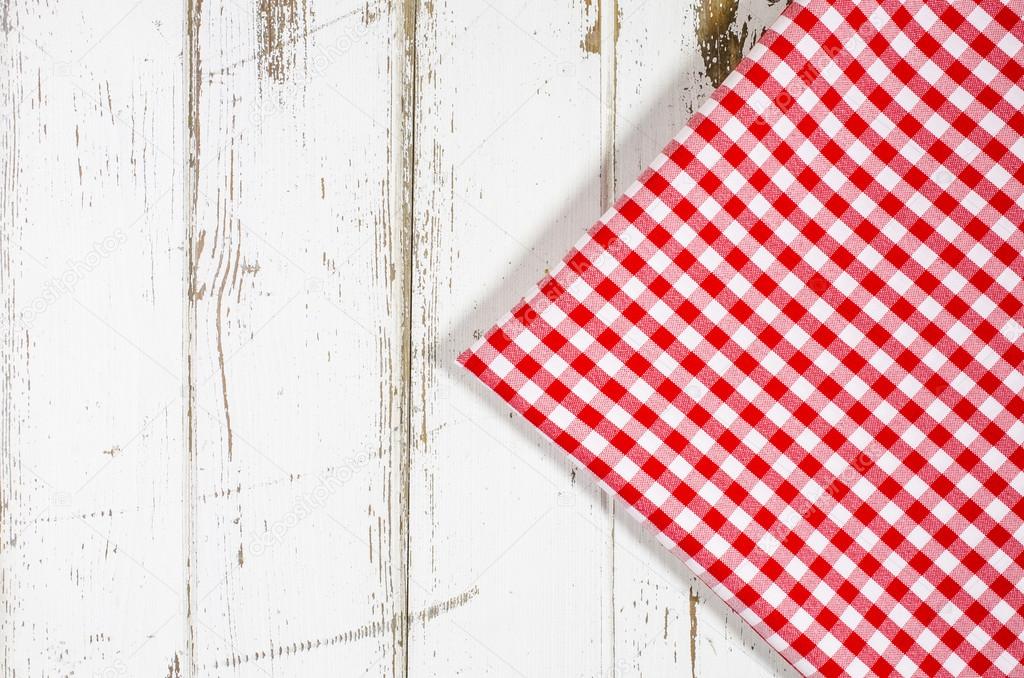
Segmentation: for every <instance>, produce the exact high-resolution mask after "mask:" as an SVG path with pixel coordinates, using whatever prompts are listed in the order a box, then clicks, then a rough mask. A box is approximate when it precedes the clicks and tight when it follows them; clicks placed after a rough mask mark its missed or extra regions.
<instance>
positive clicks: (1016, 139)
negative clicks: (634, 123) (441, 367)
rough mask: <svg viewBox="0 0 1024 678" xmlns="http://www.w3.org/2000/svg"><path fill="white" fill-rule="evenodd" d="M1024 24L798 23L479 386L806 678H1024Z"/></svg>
mask: <svg viewBox="0 0 1024 678" xmlns="http://www.w3.org/2000/svg"><path fill="white" fill-rule="evenodd" d="M1022 15H1024V0H1008V1H1003V0H955V1H952V2H951V1H950V0H928V1H922V0H909V1H907V2H900V1H896V0H884V1H883V2H878V1H877V0H863V1H859V2H854V1H852V0H837V1H835V2H829V1H826V0H797V1H796V2H794V4H792V5H791V6H790V7H789V8H788V9H787V10H786V12H785V13H784V15H783V16H782V18H781V19H779V21H778V22H777V23H776V24H775V25H774V26H773V27H772V29H771V30H769V31H768V33H767V34H766V35H765V36H764V38H763V39H762V40H761V41H760V42H759V43H758V44H757V45H756V46H755V47H754V48H753V49H752V51H751V53H750V54H749V56H748V57H747V58H746V59H745V60H744V61H743V62H742V63H741V65H740V66H739V68H738V69H737V71H736V72H735V73H733V74H732V75H731V76H730V77H729V78H728V79H727V80H726V82H725V83H724V84H723V85H722V86H721V87H720V88H719V89H718V90H717V91H716V92H715V94H714V95H713V97H712V99H711V100H710V101H708V102H707V103H706V104H705V105H704V106H702V107H701V108H700V110H699V111H698V112H697V114H696V115H695V116H694V117H693V119H692V120H691V121H690V123H689V124H688V125H687V126H686V127H685V128H684V129H683V130H682V131H681V132H679V134H678V135H676V137H675V138H674V139H673V140H672V141H671V142H670V143H669V145H668V146H667V147H666V148H665V150H664V151H663V152H662V153H661V155H659V156H658V157H657V158H656V159H655V160H654V162H653V163H652V164H651V166H650V168H649V169H648V170H647V171H645V172H644V174H643V175H642V176H641V177H640V179H639V180H638V181H637V182H636V183H635V184H634V185H633V186H632V187H631V188H630V189H629V190H628V191H627V193H626V195H625V196H623V197H622V198H621V199H619V201H618V202H616V204H615V206H614V208H613V209H611V210H610V211H609V212H608V213H607V214H605V215H604V217H602V218H601V220H600V221H599V222H598V223H597V224H595V225H594V226H593V227H592V228H591V229H590V231H589V232H588V233H587V235H586V236H585V237H584V238H583V239H582V240H580V242H579V243H578V244H577V245H576V247H575V248H574V249H573V250H572V251H571V252H570V253H569V254H568V256H567V257H566V258H565V259H564V261H563V262H562V263H561V264H559V265H558V266H557V267H556V268H555V269H554V270H553V272H552V273H551V275H550V276H548V277H547V278H545V279H544V280H543V281H542V282H541V283H539V284H538V285H537V286H536V287H535V288H534V289H532V290H530V291H529V293H528V294H527V296H526V297H525V299H524V300H523V301H522V302H521V303H520V304H519V305H517V306H516V308H515V309H513V311H512V312H511V313H510V314H508V315H506V316H505V317H504V318H502V319H501V320H500V321H499V323H498V325H497V326H496V327H495V328H494V329H492V330H491V331H490V332H488V333H487V334H486V336H485V337H484V338H483V339H482V340H481V341H480V342H478V343H477V344H476V345H475V346H474V347H473V348H471V349H470V350H469V351H467V352H466V353H465V354H463V355H462V356H461V358H460V361H461V362H462V363H463V364H464V365H465V366H466V367H467V368H468V369H469V370H471V371H472V372H473V373H474V374H476V375H477V376H478V377H479V378H480V379H481V380H482V381H483V382H484V383H486V384H487V385H488V386H489V387H490V388H492V389H493V390H494V391H496V392H497V393H498V394H499V395H500V396H501V397H502V398H504V399H505V400H506V401H508V402H509V403H510V404H511V405H512V407H513V408H515V409H516V410H517V411H519V412H520V413H522V414H523V415H524V416H525V417H526V418H527V419H528V420H529V421H531V422H532V423H533V424H534V425H536V426H537V427H538V428H540V429H541V430H542V431H543V432H544V433H545V434H547V435H548V436H549V437H550V438H551V439H552V440H554V441H555V442H556V443H557V444H558V445H560V446H561V447H562V448H564V449H565V450H566V451H567V452H569V453H570V454H571V455H572V456H573V457H574V458H575V459H576V460H578V462H579V463H580V464H582V465H584V466H586V467H587V468H588V469H590V470H591V471H592V472H593V473H594V474H595V475H596V476H597V477H598V479H600V481H601V483H602V484H604V486H605V487H606V488H608V489H610V490H611V491H613V492H615V493H616V494H618V495H619V496H620V497H621V498H622V499H623V500H624V501H625V502H626V503H627V504H628V505H629V507H630V508H631V510H632V511H633V512H634V513H636V514H637V515H638V516H639V517H641V518H642V519H644V520H646V521H647V522H648V523H649V524H650V526H652V527H653V529H654V530H655V531H656V533H657V534H658V537H659V538H660V540H661V541H662V542H663V543H664V544H665V545H667V546H668V547H670V548H671V549H673V550H674V551H675V552H676V553H677V554H678V555H679V556H680V557H681V558H682V559H683V560H684V561H685V562H686V564H687V565H688V566H689V567H690V568H691V569H693V570H694V571H695V572H696V573H697V574H698V575H699V576H700V577H701V578H702V579H703V580H704V581H705V582H707V584H708V585H710V586H711V587H712V588H713V589H714V590H715V591H716V592H717V593H718V594H719V595H721V596H722V598H724V599H725V600H726V601H727V602H728V603H729V605H731V606H732V607H733V608H734V609H735V610H737V611H738V612H739V613H740V614H741V615H742V616H743V618H744V619H746V620H747V621H748V622H749V623H750V624H751V625H752V626H753V627H754V628H755V629H756V630H757V632H758V633H760V634H761V635H762V636H763V637H764V638H766V639H767V641H768V642H769V643H770V644H771V645H772V646H773V647H775V648H776V649H777V650H779V652H781V653H782V654H783V655H784V656H785V657H786V658H787V659H788V660H789V661H790V662H791V663H792V664H793V665H794V666H796V668H797V669H798V670H799V671H801V672H802V673H804V674H806V675H812V674H813V675H817V674H823V675H827V676H839V675H851V676H867V675H877V676H890V675H904V676H910V675H927V676H965V675H984V676H1001V675H1012V676H1024V396H1022V392H1024V374H1022V373H1024V339H1022V336H1024V283H1022V278H1024V90H1022V86H1024V19H1022Z"/></svg>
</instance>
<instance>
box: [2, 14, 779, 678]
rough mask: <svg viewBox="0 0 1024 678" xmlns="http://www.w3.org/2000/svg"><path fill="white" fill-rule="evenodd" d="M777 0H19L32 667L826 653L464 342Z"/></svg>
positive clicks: (60, 670) (18, 233)
mask: <svg viewBox="0 0 1024 678" xmlns="http://www.w3.org/2000/svg"><path fill="white" fill-rule="evenodd" d="M780 10H781V5H778V6H776V3H774V2H772V0H688V1H687V2H683V3H678V2H671V1H670V0H565V2H557V3H551V2H543V1H541V0H517V2H506V1H505V0H501V1H499V0H430V1H428V2H417V1H416V0H390V1H389V0H353V1H352V2H348V1H345V0H241V1H240V0H175V1H174V2H160V3H151V2H138V1H135V0H112V1H111V2H104V3H89V4H88V5H84V4H80V5H75V4H70V5H69V4H67V3H63V4H60V5H59V6H55V5H53V4H51V3H46V2H36V1H35V0H6V1H3V0H0V39H2V40H3V41H4V49H3V50H0V67H2V68H3V71H4V77H3V80H0V111H2V114H3V123H4V124H3V126H2V128H0V217H2V221H0V304H2V313H0V369H2V379H0V406H2V407H3V419H2V422H0V534H2V543H0V596H2V601H0V602H2V606H0V613H2V616H0V673H2V674H3V675H4V676H10V677H11V678H14V677H15V676H17V677H18V678H26V677H27V678H35V677H37V676H38V677H40V678H41V677H49V676H72V675H74V676H101V677H103V678H114V677H119V676H126V677H127V676H132V677H134V676H167V677H168V678H181V677H182V676H185V677H188V678H199V677H204V678H205V677H207V676H210V677H225V678H226V677H228V676H230V677H232V678H238V677H248V676H262V675H275V676H303V677H309V678H314V677H317V676H334V675H346V676H348V675H353V676H355V675H365V676H395V677H397V678H407V677H410V676H411V677H413V678H418V677H420V676H423V677H426V676H444V677H447V676H459V675H464V676H473V677H474V678H476V677H477V676H530V677H533V676H559V677H562V676H570V677H573V678H575V677H577V676H580V677H583V676H586V677H612V676H615V677H625V676H649V677H650V676H693V678H697V677H698V676H700V677H710V676H732V675H735V674H737V673H740V672H743V673H748V674H751V675H758V676H760V675H779V676H781V675H791V672H790V670H789V669H788V668H787V667H786V666H785V665H784V663H783V662H782V660H781V659H779V658H778V657H777V656H776V655H775V654H774V653H772V651H771V650H769V649H767V647H766V646H765V645H764V643H762V642H761V641H760V640H758V639H757V638H756V637H755V636H754V635H753V634H752V633H751V632H750V631H749V630H748V629H747V628H746V626H745V625H744V623H743V622H742V621H741V620H740V619H739V618H738V617H736V616H735V615H733V614H732V613H730V612H729V611H728V610H727V609H726V608H725V606H724V605H723V604H721V603H720V602H718V601H717V599H715V598H714V596H713V595H712V594H711V593H710V591H708V590H707V589H706V588H705V587H703V586H702V585H701V584H700V583H699V582H697V581H695V580H694V578H693V577H692V576H690V575H689V573H687V572H686V571H685V568H683V567H682V565H681V564H680V563H678V562H677V561H676V560H675V559H674V558H673V557H672V556H671V555H670V554H668V553H667V552H665V551H664V550H663V548H662V547H661V546H660V545H658V544H657V543H656V542H655V541H654V540H653V539H651V538H649V537H648V536H647V534H646V533H645V532H644V531H643V530H642V529H641V528H640V527H639V526H638V525H637V524H636V523H634V522H633V520H632V519H631V518H629V517H627V516H625V515H624V511H622V510H617V509H616V508H615V507H614V504H613V502H612V501H611V499H609V498H608V497H606V496H604V495H603V494H602V493H600V492H599V491H598V490H597V489H596V487H595V485H594V483H593V482H592V481H591V480H590V478H589V477H587V476H586V475H585V472H580V471H577V469H575V468H574V467H573V465H572V464H571V463H570V462H569V461H568V460H567V459H566V458H565V456H564V455H563V454H562V453H561V452H560V451H557V450H555V449H554V448H553V446H552V445H551V444H550V443H549V442H548V441H546V440H545V439H544V438H543V436H541V435H540V434H539V433H537V432H536V431H534V430H533V429H532V427H530V426H529V425H527V424H525V423H523V422H522V421H521V420H520V419H519V418H518V417H514V416H512V415H511V414H510V413H509V412H508V411H507V409H506V408H504V407H503V406H502V405H501V404H500V403H498V402H497V401H496V400H495V399H494V397H493V395H492V394H489V393H486V392H485V389H483V388H482V387H480V386H479V385H478V384H476V383H475V381H474V380H473V379H471V378H470V377H469V376H468V375H465V374H463V373H462V371H461V370H460V369H459V368H458V367H457V366H455V364H454V358H455V356H456V354H457V353H458V352H459V351H460V350H461V349H463V348H464V347H465V346H466V345H468V344H469V343H470V342H471V341H472V339H473V337H474V336H475V334H476V333H477V332H479V331H480V330H483V329H485V328H486V327H487V326H489V324H490V323H491V322H493V321H494V319H495V318H497V317H498V316H499V315H500V314H501V313H503V312H505V311H506V310H507V309H508V308H509V307H511V306H512V305H513V304H514V303H515V302H516V301H517V300H518V295H520V294H521V293H522V291H523V290H524V289H526V288H527V287H528V286H529V285H530V284H531V283H533V282H535V281H536V280H537V279H538V278H540V277H541V276H542V275H543V273H544V270H545V268H546V267H547V266H550V265H551V264H552V263H553V262H555V261H556V260H557V259H558V258H559V257H560V256H561V255H562V254H563V253H564V252H565V251H566V249H567V248H568V247H569V246H571V244H572V243H573V242H575V241H576V239H577V238H578V236H579V235H580V233H581V232H582V231H583V229H584V228H585V227H586V226H587V225H588V224H590V223H591V222H593V221H594V220H595V219H596V218H597V217H598V216H599V215H600V214H601V212H602V211H603V210H604V209H605V208H606V207H607V205H608V204H610V203H611V201H612V200H613V199H614V198H615V197H616V196H617V194H618V193H619V192H621V190H622V189H623V188H625V186H626V185H627V184H628V183H629V182H631V181H632V179H633V178H634V177H635V176H636V174H637V173H638V172H639V171H640V170H641V169H642V168H643V167H644V166H645V165H646V164H647V162H648V161H649V160H650V159H651V158H652V157H653V156H654V154H655V153H656V152H657V151H658V150H659V149H660V148H661V146H662V145H663V144H664V143H665V142H666V141H667V140H668V138H669V137H670V136H671V135H672V134H673V133H674V132H675V131H676V130H677V129H678V128H679V127H680V126H681V125H682V124H683V123H684V122H685V120H686V119H687V117H688V116H689V113H690V111H691V110H693V109H694V108H695V107H696V106H697V105H698V104H699V103H700V101H702V100H703V98H704V97H706V96H707V94H708V93H710V91H711V89H712V88H713V86H714V85H715V84H717V83H718V82H720V80H721V79H722V78H724V76H725V75H726V74H727V73H728V72H729V70H730V69H731V68H732V66H733V65H734V63H735V61H736V60H737V59H738V58H739V56H740V55H741V54H742V53H743V52H744V51H745V50H746V49H748V48H749V46H750V44H751V43H752V42H753V40H754V39H756V37H757V36H759V35H760V33H761V31H762V30H763V28H764V26H765V25H766V24H767V23H768V22H769V21H770V20H771V19H772V18H773V17H774V16H775V15H776V14H777V13H778V12H779V11H780ZM577 476H578V477H577Z"/></svg>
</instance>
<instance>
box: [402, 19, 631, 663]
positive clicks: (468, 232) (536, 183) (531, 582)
mask: <svg viewBox="0 0 1024 678" xmlns="http://www.w3.org/2000/svg"><path fill="white" fill-rule="evenodd" d="M599 9H600V6H599V4H598V3H597V2H595V1H594V0H575V1H570V2H558V3H551V2H523V3H512V4H509V3H498V2H490V1H489V0H487V1H485V2H480V1H479V0H434V2H430V3H425V4H423V5H421V6H420V11H419V13H418V15H417V26H416V34H417V52H416V58H417V61H416V72H417V78H416V90H417V95H416V140H415V148H416V153H415V156H416V162H415V169H416V173H415V220H414V223H415V233H414V241H415V248H414V253H415V270H414V276H413V279H412V290H413V295H414V297H413V301H414V307H413V316H412V322H413V328H414V329H413V343H412V351H413V353H412V366H413V375H412V376H413V385H412V393H413V403H412V408H413V409H412V428H413V434H414V435H413V440H412V442H413V455H412V468H411V490H410V491H411V517H410V538H411V560H410V578H409V579H410V584H409V586H410V589H409V591H410V600H411V601H412V602H411V606H412V608H413V609H414V610H421V609H424V608H425V607H426V606H428V605H429V604H430V603H431V601H437V600H456V601H459V605H452V606H450V607H448V606H446V607H445V608H444V614H441V615H438V616H436V618H432V617H434V615H428V616H427V618H424V619H416V618H414V619H413V623H412V629H411V647H410V650H411V654H410V674H411V675H413V676H455V675H464V676H474V677H477V676H606V675H609V672H610V671H612V669H613V666H612V655H611V650H612V644H611V642H612V635H611V634H612V629H611V598H610V595H611V571H610V556H611V543H610V538H611V524H610V514H609V509H608V503H607V500H606V499H605V498H604V497H603V496H602V495H601V494H600V492H599V491H598V490H597V489H596V487H595V485H594V484H593V483H592V482H591V481H590V480H589V479H588V478H585V477H584V475H583V473H582V472H580V473H577V471H576V470H574V469H573V467H572V466H571V464H570V463H569V462H568V461H567V459H566V457H565V455H564V454H563V453H561V452H559V451H558V450H555V449H554V448H553V447H552V445H551V444H550V442H549V441H547V440H546V439H544V438H543V437H542V436H541V435H540V434H539V433H538V432H536V431H535V430H533V429H532V427H530V426H529V425H528V424H526V423H525V422H523V421H521V420H520V419H519V418H518V417H513V416H512V415H511V413H510V412H509V411H508V410H507V408H506V407H504V406H503V405H502V404H501V403H499V402H497V401H496V399H495V398H494V396H493V394H491V393H488V392H485V389H483V388H482V387H480V385H479V384H477V383H475V381H474V380H473V379H472V378H471V377H470V376H469V375H467V374H463V372H462V370H461V368H459V367H458V366H457V365H456V364H455V357H456V355H457V354H458V353H459V352H460V351H461V350H462V349H464V348H465V347H466V346H468V345H469V344H470V343H471V342H472V341H473V337H474V336H478V335H475V333H476V332H479V331H481V330H485V329H487V327H489V325H490V324H491V323H493V321H494V320H495V319H496V318H497V317H498V316H499V315H500V314H502V313H504V312H505V311H507V310H508V309H509V308H510V307H511V306H512V305H513V304H514V303H515V302H516V301H517V300H518V298H519V295H521V294H522V293H523V291H524V290H525V289H526V288H527V287H528V286H529V285H530V284H532V283H534V282H536V281H537V280H538V279H539V278H540V277H541V276H542V275H543V274H544V269H545V267H546V266H549V265H551V264H553V263H555V262H557V260H558V259H559V258H560V257H561V256H562V254H563V253H564V252H565V251H566V250H567V248H568V247H569V246H570V245H571V244H572V243H573V242H574V241H575V240H576V239H577V238H578V237H579V236H580V235H581V233H582V231H583V229H584V228H585V227H586V225H588V224H589V223H591V222H593V221H594V220H596V219H597V217H598V216H600V213H601V211H602V207H603V205H602V179H601V176H600V173H599V170H600V167H601V158H602V135H603V124H604V122H605V119H606V115H605V111H604V109H603V108H602V106H601V97H602V94H601V86H602V80H601V69H602V57H601V55H600V48H601V45H600V35H601V22H599ZM602 19H603V17H602ZM577 476H578V477H577Z"/></svg>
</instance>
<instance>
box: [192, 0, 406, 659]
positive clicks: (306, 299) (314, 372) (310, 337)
mask: <svg viewBox="0 0 1024 678" xmlns="http://www.w3.org/2000/svg"><path fill="white" fill-rule="evenodd" d="M189 7H190V10H189V16H190V22H189V40H188V41H187V49H188V52H189V55H188V59H189V61H190V63H191V67H190V68H189V72H190V77H189V82H190V92H189V101H190V104H189V115H188V120H189V124H190V128H189V132H190V156H191V161H190V166H189V177H188V181H189V182H191V184H192V188H191V191H190V196H189V198H190V202H191V203H192V207H191V210H190V214H189V217H190V224H189V228H190V247H191V257H192V278H191V281H190V286H191V290H192V296H191V299H190V307H189V322H188V326H189V329H190V331H191V333H192V337H191V340H190V342H189V345H188V347H187V356H188V361H189V369H190V372H191V384H192V388H191V393H190V408H189V415H190V430H191V433H192V439H191V445H190V449H189V453H190V455H191V456H190V460H191V461H190V465H189V467H188V469H189V479H188V484H187V488H188V491H189V493H190V495H191V496H190V507H191V513H190V515H189V516H187V517H186V524H187V525H188V526H189V530H190V536H191V539H190V550H191V558H190V567H189V572H188V576H189V582H190V587H191V588H190V597H189V605H190V617H189V628H190V634H191V636H192V652H190V662H189V663H190V671H191V674H192V675H195V676H232V677H237V676H259V675H264V674H274V675H293V676H311V677H312V676H328V675H338V672H339V670H343V671H344V673H345V674H346V675H366V676H403V675H405V641H404V635H405V631H404V630H405V627H406V624H405V619H406V595H405V569H404V560H405V559H404V557H403V554H404V548H405V536H404V534H405V533H404V527H403V524H402V520H401V518H402V511H403V507H404V483H403V475H404V463H403V459H404V452H403V447H402V444H401V443H402V440H403V436H404V431H405V425H404V421H405V416H404V414H403V411H402V404H403V402H404V386H403V385H404V383H405V379H404V374H405V368H404V364H405V349H404V346H403V341H402V336H403V320H402V318H403V315H404V312H405V301H404V300H405V298H406V293H405V291H406V277H405V269H406V262H407V256H406V254H405V249H404V248H405V243H406V239H405V238H404V236H403V233H404V224H403V219H404V208H403V198H404V192H405V190H406V188H405V181H404V174H405V170H404V167H403V162H404V160H403V158H404V152H403V144H404V141H403V136H402V127H403V124H404V123H403V115H404V113H403V101H402V96H403V91H404V89H403V87H404V82H405V79H406V74H405V68H404V64H405V62H406V55H405V52H406V46H405V42H404V40H405V35H406V30H407V26H406V24H405V19H404V16H405V14H404V8H403V6H402V5H401V4H400V3H386V2H375V1H372V0H371V1H370V2H363V1H360V2H336V1H334V0H308V1H302V2H299V1H298V0H260V1H259V2H253V3H237V2H233V1H232V0H206V1H204V2H200V1H199V0H191V2H190V3H189ZM341 667H343V668H341Z"/></svg>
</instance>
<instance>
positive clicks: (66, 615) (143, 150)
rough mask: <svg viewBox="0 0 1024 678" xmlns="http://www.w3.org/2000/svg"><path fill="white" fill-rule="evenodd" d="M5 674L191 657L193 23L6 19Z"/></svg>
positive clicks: (67, 11)
mask: <svg viewBox="0 0 1024 678" xmlns="http://www.w3.org/2000/svg"><path fill="white" fill-rule="evenodd" d="M0 31H2V33H0V41H2V42H3V48H2V49H0V63H2V66H0V68H2V69H3V76H2V80H0V101H2V104H0V106H2V115H3V121H2V123H0V164H2V170H0V175H2V182H0V205H2V208H0V209H2V212H0V214H2V219H0V299H2V302H0V304H2V309H3V312H2V315H0V367H2V372H3V376H2V386H0V393H2V396H0V406H2V408H3V414H2V422H3V423H2V427H0V492H2V501H0V506H2V508H0V532H2V544H0V595H2V598H3V600H2V618H0V671H2V673H3V675H4V676H11V677H14V676H17V677H18V678H50V677H53V676H103V677H111V678H113V677H116V676H139V675H153V676H161V675H170V674H171V673H174V671H175V670H176V667H178V666H180V661H181V656H182V652H183V649H184V648H183V634H182V624H181V622H180V611H181V600H182V594H183V578H182V575H181V572H182V564H183V558H182V539H181V516H182V496H181V483H182V473H181V469H182V465H181V456H180V451H181V449H182V444H183V440H182V430H183V427H182V417H181V412H182V410H181V406H180V405H181V397H180V396H181V393H182V389H181V384H182V370H181V360H180V357H181V334H182V332H181V326H182V324H181V319H182V305H183V298H184V296H183V286H182V270H183V260H182V249H181V245H182V241H181V237H180V236H181V231H180V229H179V228H178V225H179V224H180V220H179V215H180V213H181V198H182V194H181V190H180V184H179V183H178V177H179V175H178V158H180V152H181V143H182V138H181V133H180V127H179V123H180V116H179V114H178V111H179V109H178V105H177V102H179V101H180V99H181V68H180V60H179V59H178V54H179V51H180V46H181V7H180V6H179V5H176V4H174V3H146V4H140V3H134V2H128V1H116V2H114V1H112V2H104V3H89V4H71V5H62V6H61V7H59V8H58V7H55V6H53V5H52V4H49V3H36V2H9V3H8V2H5V3H3V12H2V21H0Z"/></svg>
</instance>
